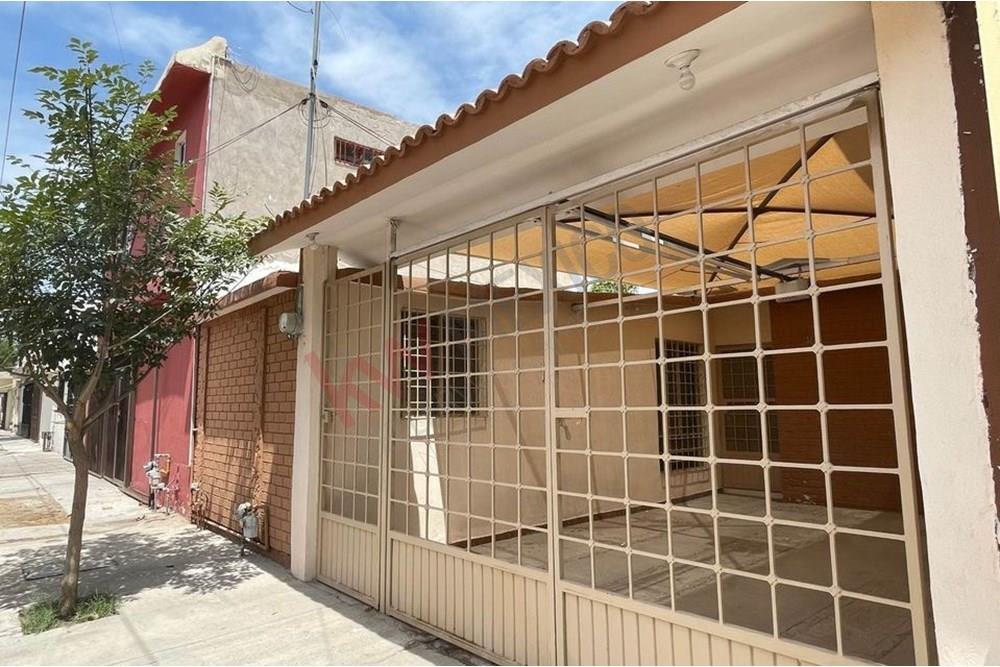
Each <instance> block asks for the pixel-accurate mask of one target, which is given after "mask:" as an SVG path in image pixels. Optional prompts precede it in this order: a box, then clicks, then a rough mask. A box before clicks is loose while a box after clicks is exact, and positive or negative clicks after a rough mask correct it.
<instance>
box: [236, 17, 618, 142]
mask: <svg viewBox="0 0 1000 667" xmlns="http://www.w3.org/2000/svg"><path fill="white" fill-rule="evenodd" d="M613 6H614V3H517V2H513V3H508V2H457V3H446V2H440V3H438V2H429V3H384V4H383V3H340V2H337V3H324V5H323V8H322V13H323V21H322V33H321V34H322V37H321V55H320V87H321V88H324V89H327V90H329V91H330V92H333V93H335V94H338V95H341V96H343V97H346V98H348V99H351V100H353V101H357V102H360V103H363V104H368V105H371V106H374V107H376V108H380V109H383V110H385V111H388V112H389V113H393V114H396V115H398V116H401V117H403V118H405V119H407V120H413V121H417V122H428V123H430V122H433V121H434V120H435V119H436V118H437V117H438V116H439V115H440V114H442V113H454V112H455V110H456V109H457V108H458V106H459V105H460V104H462V103H464V102H471V101H473V100H474V99H475V96H476V95H477V94H478V93H479V92H480V91H482V90H483V89H485V88H488V87H495V86H497V85H498V84H499V82H500V80H501V79H502V78H503V77H504V76H506V75H507V74H510V73H512V72H516V73H520V72H521V70H522V69H523V67H524V66H525V65H526V64H527V63H528V61H530V60H531V59H532V58H537V57H544V56H545V55H546V53H547V51H548V49H549V48H550V47H551V46H552V45H553V44H554V43H555V42H556V41H558V40H559V39H566V38H569V39H575V38H576V36H577V35H578V34H579V31H580V29H581V28H583V26H584V25H585V24H586V23H587V22H589V21H590V20H593V19H596V18H600V19H605V18H607V15H608V13H609V12H610V8H612V7H613ZM251 12H252V15H253V17H254V20H253V23H254V24H255V25H256V26H257V30H256V32H255V35H256V39H255V40H251V39H249V33H248V34H247V35H246V37H247V40H246V41H244V40H243V39H240V40H239V41H240V42H243V43H240V44H237V42H236V41H234V43H233V44H232V46H233V50H234V53H235V54H236V55H237V57H241V56H242V57H243V58H244V59H246V60H248V61H250V62H253V63H254V64H256V65H258V66H260V67H262V68H263V69H265V70H267V71H271V72H274V73H275V74H279V75H281V76H285V77H288V78H292V79H295V80H298V81H302V80H303V79H304V74H305V72H307V70H308V63H309V57H310V39H309V38H310V36H311V25H312V17H311V16H310V15H308V14H304V13H302V12H297V11H295V10H294V9H292V8H291V7H288V6H287V5H285V4H284V3H281V4H275V3H260V4H255V5H252V8H251ZM241 51H243V52H242V53H241ZM247 51H249V52H247Z"/></svg>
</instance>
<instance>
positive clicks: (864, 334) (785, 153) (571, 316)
mask: <svg viewBox="0 0 1000 667" xmlns="http://www.w3.org/2000/svg"><path fill="white" fill-rule="evenodd" d="M872 146H875V147H876V149H877V143H876V142H875V141H874V140H873V139H872V137H870V135H869V126H868V111H867V109H866V108H865V107H863V106H859V107H857V108H855V109H853V110H850V111H847V112H845V113H842V114H839V115H834V116H832V117H827V118H823V119H821V120H818V121H816V122H810V123H808V124H803V125H799V126H797V127H790V128H789V129H788V130H787V132H786V133H785V134H782V135H780V136H764V137H761V138H757V139H755V140H754V141H748V142H746V143H744V144H742V145H736V146H730V147H729V148H728V149H725V150H717V151H714V152H712V153H711V154H709V155H706V156H705V157H704V158H703V159H701V160H698V161H696V162H695V163H694V164H691V165H690V166H686V167H678V168H674V169H666V170H664V171H663V173H660V174H655V175H654V176H651V177H650V178H649V179H648V180H646V181H642V182H638V183H634V184H631V185H629V186H627V187H625V188H621V189H618V190H616V191H609V192H606V193H605V194H599V195H597V196H595V197H592V198H588V199H581V200H580V201H579V202H577V203H573V204H572V205H568V206H566V207H564V208H562V209H560V210H558V211H556V212H555V215H554V228H553V229H552V231H551V233H552V238H553V246H554V248H553V251H552V271H553V274H554V275H555V276H558V278H557V284H559V292H558V294H557V296H556V298H555V299H553V309H552V318H553V321H554V341H555V350H554V356H555V360H556V364H557V368H556V373H555V380H556V384H555V387H554V395H555V419H556V431H557V434H560V433H562V434H567V435H572V436H574V437H563V438H560V437H558V435H557V439H556V447H557V463H556V466H557V470H556V481H557V484H558V494H559V495H558V507H559V523H558V524H557V525H558V526H559V555H560V562H559V568H560V576H561V578H562V579H563V580H565V581H568V582H572V583H577V584H581V585H584V586H587V587H593V588H595V589H601V590H604V591H608V592H612V593H616V594H619V595H622V596H627V597H631V598H633V599H635V600H640V601H643V602H652V603H654V604H658V605H663V606H666V607H670V608H673V609H676V610H678V611H684V612H687V613H692V614H697V615H700V616H707V617H709V618H712V619H717V620H720V621H721V622H723V623H725V624H729V625H737V626H742V627H745V628H749V629H752V630H756V631H759V632H763V633H767V634H771V635H773V636H775V637H777V638H781V639H791V640H795V641H799V642H804V643H807V644H812V645H814V646H819V647H822V648H825V649H829V650H831V651H837V652H842V653H843V654H845V655H849V656H856V657H861V658H865V659H869V660H874V661H879V662H902V663H909V662H912V661H913V660H914V656H915V653H914V642H913V634H914V629H913V628H914V626H915V625H921V624H922V623H923V618H922V616H921V615H920V612H919V607H915V606H912V603H911V598H912V597H913V592H912V591H919V588H918V583H917V582H916V580H915V578H914V577H913V576H911V575H912V572H911V571H908V568H911V570H912V568H913V567H914V563H916V562H918V561H917V560H916V553H915V548H916V547H915V544H916V543H915V540H914V539H913V538H914V537H915V535H913V534H912V533H908V532H907V531H908V530H910V531H912V526H913V525H914V524H913V523H910V524H909V525H910V528H909V529H908V528H905V527H904V526H906V525H907V522H908V521H912V519H913V514H912V511H913V506H912V504H910V503H911V501H912V498H907V497H905V496H904V494H903V493H902V492H901V488H903V487H904V486H905V484H906V482H908V480H903V484H902V485H901V483H900V482H901V480H900V464H899V459H900V458H901V456H902V455H901V454H899V452H900V451H903V450H902V449H901V448H905V438H906V432H905V415H904V414H902V413H901V411H900V406H901V405H904V402H903V399H905V397H903V396H899V395H898V393H899V391H900V385H899V384H895V385H894V380H893V377H892V372H891V363H890V358H891V357H892V355H896V354H898V348H895V347H894V346H895V345H897V341H898V339H897V338H896V337H895V332H893V331H891V330H890V329H888V328H887V327H888V326H891V325H888V324H887V322H888V321H889V320H888V319H887V312H889V313H891V311H887V310H886V308H885V302H886V301H888V302H889V303H891V301H890V300H888V299H887V298H886V297H885V296H884V292H885V291H886V285H887V283H886V281H884V280H883V275H885V274H888V275H890V276H891V272H886V271H884V266H885V265H886V262H887V256H886V249H885V245H884V244H885V243H886V240H887V239H888V238H889V237H888V234H887V224H888V221H887V219H886V218H885V208H884V200H881V201H879V198H880V197H883V196H884V193H882V192H881V191H880V190H879V188H880V185H879V181H878V177H877V176H876V174H875V170H874V166H873V160H872V155H873V153H872ZM609 285H610V286H611V287H610V289H609V287H608V286H609ZM653 341H665V342H666V343H665V344H664V345H663V346H662V349H661V348H660V346H658V345H656V344H651V342H653ZM578 350H579V351H578ZM650 350H653V351H654V354H650V353H649V351H650ZM657 350H659V353H658V354H655V352H656V351H657ZM657 377H659V378H661V379H660V380H656V378H657ZM657 382H659V383H661V385H660V386H661V388H660V389H659V390H657ZM702 387H704V390H703V391H702V390H701V388H702ZM657 433H659V435H658V436H657V435H656V434H657ZM664 433H666V440H667V446H666V447H663V445H662V438H663V434H664ZM658 440H659V441H660V442H658ZM656 461H658V462H659V465H655V464H654V462H656ZM907 517H909V518H907Z"/></svg>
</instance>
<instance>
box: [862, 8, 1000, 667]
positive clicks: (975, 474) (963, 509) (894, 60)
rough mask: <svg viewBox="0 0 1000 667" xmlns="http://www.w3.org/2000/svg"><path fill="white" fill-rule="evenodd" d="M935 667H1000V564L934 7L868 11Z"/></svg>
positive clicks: (951, 112)
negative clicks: (878, 89)
mask: <svg viewBox="0 0 1000 667" xmlns="http://www.w3.org/2000/svg"><path fill="white" fill-rule="evenodd" d="M872 13H873V17H874V25H875V39H876V52H877V58H878V69H879V76H880V79H881V82H882V101H883V115H884V122H885V138H886V146H887V158H888V165H889V181H890V183H891V188H892V202H893V209H894V232H895V241H896V243H895V245H896V254H897V261H898V268H899V279H900V295H901V299H902V302H903V315H904V318H905V322H906V338H907V346H908V356H909V360H908V361H909V369H910V384H911V387H912V400H913V421H914V424H915V429H916V434H915V435H916V438H915V440H916V451H917V462H918V468H919V472H920V488H921V492H922V494H923V504H924V524H925V527H926V536H927V561H928V570H929V579H930V592H931V610H932V614H933V618H934V626H935V636H936V643H937V649H938V659H939V661H940V664H980V665H981V664H993V663H997V662H1000V553H998V548H997V539H996V534H995V532H994V531H995V522H996V516H997V508H996V505H995V502H994V499H993V480H992V476H991V470H990V458H989V441H988V438H987V435H988V431H987V419H986V413H985V410H984V407H983V392H982V378H981V364H980V342H979V340H980V339H979V330H978V327H977V324H976V312H977V311H976V287H975V283H974V282H973V280H972V278H971V277H970V257H969V249H968V241H967V238H966V232H965V225H966V221H965V199H964V196H963V191H962V178H961V169H960V161H959V160H960V155H959V145H958V130H957V127H958V118H957V112H956V107H955V93H954V90H953V84H952V75H951V65H950V59H949V51H948V42H947V39H946V31H945V23H944V14H943V11H942V7H941V5H940V3H936V2H935V3H918V2H912V3H910V2H908V3H883V2H876V3H872Z"/></svg>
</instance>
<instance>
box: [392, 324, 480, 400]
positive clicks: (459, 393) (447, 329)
mask: <svg viewBox="0 0 1000 667" xmlns="http://www.w3.org/2000/svg"><path fill="white" fill-rule="evenodd" d="M405 317H407V318H410V319H408V320H407V321H406V322H405V323H404V324H403V330H402V334H403V350H404V354H403V360H402V376H403V379H404V380H405V381H406V384H407V393H406V398H407V402H408V405H409V406H410V409H411V410H417V411H420V412H426V411H428V410H430V411H432V412H436V411H441V410H465V409H470V408H471V409H475V408H478V407H481V406H482V391H481V388H480V386H479V383H478V382H477V376H476V375H474V374H475V373H478V372H480V370H481V362H482V359H481V357H482V355H481V353H480V347H481V343H480V342H477V341H476V340H475V339H477V338H479V337H480V335H481V334H480V331H481V327H480V323H479V322H478V321H477V320H474V319H468V318H465V317H456V316H448V315H431V316H429V317H428V316H424V317H420V316H419V315H418V314H417V315H415V314H412V313H406V314H405Z"/></svg>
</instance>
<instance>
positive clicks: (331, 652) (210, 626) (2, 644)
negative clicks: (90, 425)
mask: <svg viewBox="0 0 1000 667" xmlns="http://www.w3.org/2000/svg"><path fill="white" fill-rule="evenodd" d="M90 490H91V493H90V499H89V500H90V502H89V503H88V523H87V535H86V538H85V541H84V545H85V548H84V559H83V564H84V569H85V570H86V571H85V572H84V573H83V575H82V577H81V592H82V593H84V594H86V593H87V592H90V591H94V590H101V591H105V592H114V593H116V594H118V595H119V596H120V597H121V599H122V601H123V604H122V607H121V612H120V613H119V614H118V615H116V616H111V617H108V618H104V619H101V620H97V621H91V622H89V623H83V624H80V625H75V626H69V627H61V628H56V629H54V630H50V631H48V632H45V633H42V634H39V635H30V636H24V635H22V634H21V632H20V627H19V624H18V621H17V610H18V609H19V608H21V607H23V606H24V605H26V604H29V603H30V602H31V601H33V600H36V599H38V598H40V597H42V596H45V595H51V594H52V593H53V592H54V591H55V589H56V588H57V586H58V580H59V574H60V572H61V568H62V555H63V551H64V548H65V544H64V541H63V540H64V536H65V531H66V523H65V511H66V509H67V508H68V507H69V499H70V497H71V492H72V469H71V466H70V465H69V464H68V463H66V462H65V461H63V459H62V458H61V457H60V456H59V455H58V454H56V453H51V452H50V453H43V452H41V451H40V447H39V446H38V445H37V444H35V443H32V442H29V441H26V440H23V439H20V438H15V437H13V436H10V435H9V434H7V433H5V432H0V664H4V665H11V664H24V665H32V664H161V663H164V664H218V665H235V664H303V665H304V664H371V665H374V664H436V665H455V664H485V663H483V661H482V660H480V659H478V658H476V657H475V656H472V655H470V654H468V653H466V652H465V651H462V650H461V649H458V648H456V647H454V646H452V645H451V644H448V643H447V642H443V641H441V640H438V639H435V638H434V637H432V636H430V635H428V634H426V633H423V632H420V631H418V630H416V629H414V628H412V627H410V626H408V625H405V624H403V623H400V622H397V621H395V620H394V619H391V618H389V617H387V616H384V615H382V614H379V613H378V612H376V611H374V610H372V609H371V608H369V607H367V606H365V605H363V604H361V603H359V602H356V601H354V600H352V599H350V598H348V597H346V596H343V595H340V594H338V593H335V592H333V591H332V590H330V589H328V588H326V587H324V586H322V585H320V584H305V583H302V582H299V581H296V580H295V579H293V578H292V577H291V576H290V575H289V574H288V572H287V571H286V570H284V569H283V568H281V567H279V566H278V565H276V564H274V563H273V562H271V561H269V560H267V559H265V558H263V557H260V556H256V555H251V556H249V557H247V558H246V559H241V558H240V557H239V548H238V547H237V546H236V545H235V544H233V543H232V542H230V541H229V540H226V539H224V538H222V537H219V536H217V535H215V534H213V533H209V532H206V531H199V530H197V529H196V528H194V527H193V526H192V525H191V524H190V523H188V522H187V521H185V520H184V519H183V518H181V517H177V516H169V517H168V516H165V515H163V514H160V513H149V512H148V510H146V509H145V508H143V507H142V506H141V505H140V504H139V503H137V502H135V501H134V500H132V499H131V498H129V497H127V496H125V495H124V494H122V493H121V492H120V491H119V490H118V489H116V488H115V487H113V486H112V485H110V484H108V483H107V482H104V481H103V480H99V479H96V478H91V486H90ZM4 506H6V507H7V508H8V510H10V511H8V512H7V513H6V514H4V513H3V511H4V510H3V507H4ZM15 506H16V507H20V508H22V510H23V509H24V508H28V510H30V511H26V512H22V511H13V510H11V508H14V507H15ZM32 508H33V509H32ZM26 516H27V517H29V518H30V520H28V519H26V518H24V517H26ZM19 517H20V518H19Z"/></svg>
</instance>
